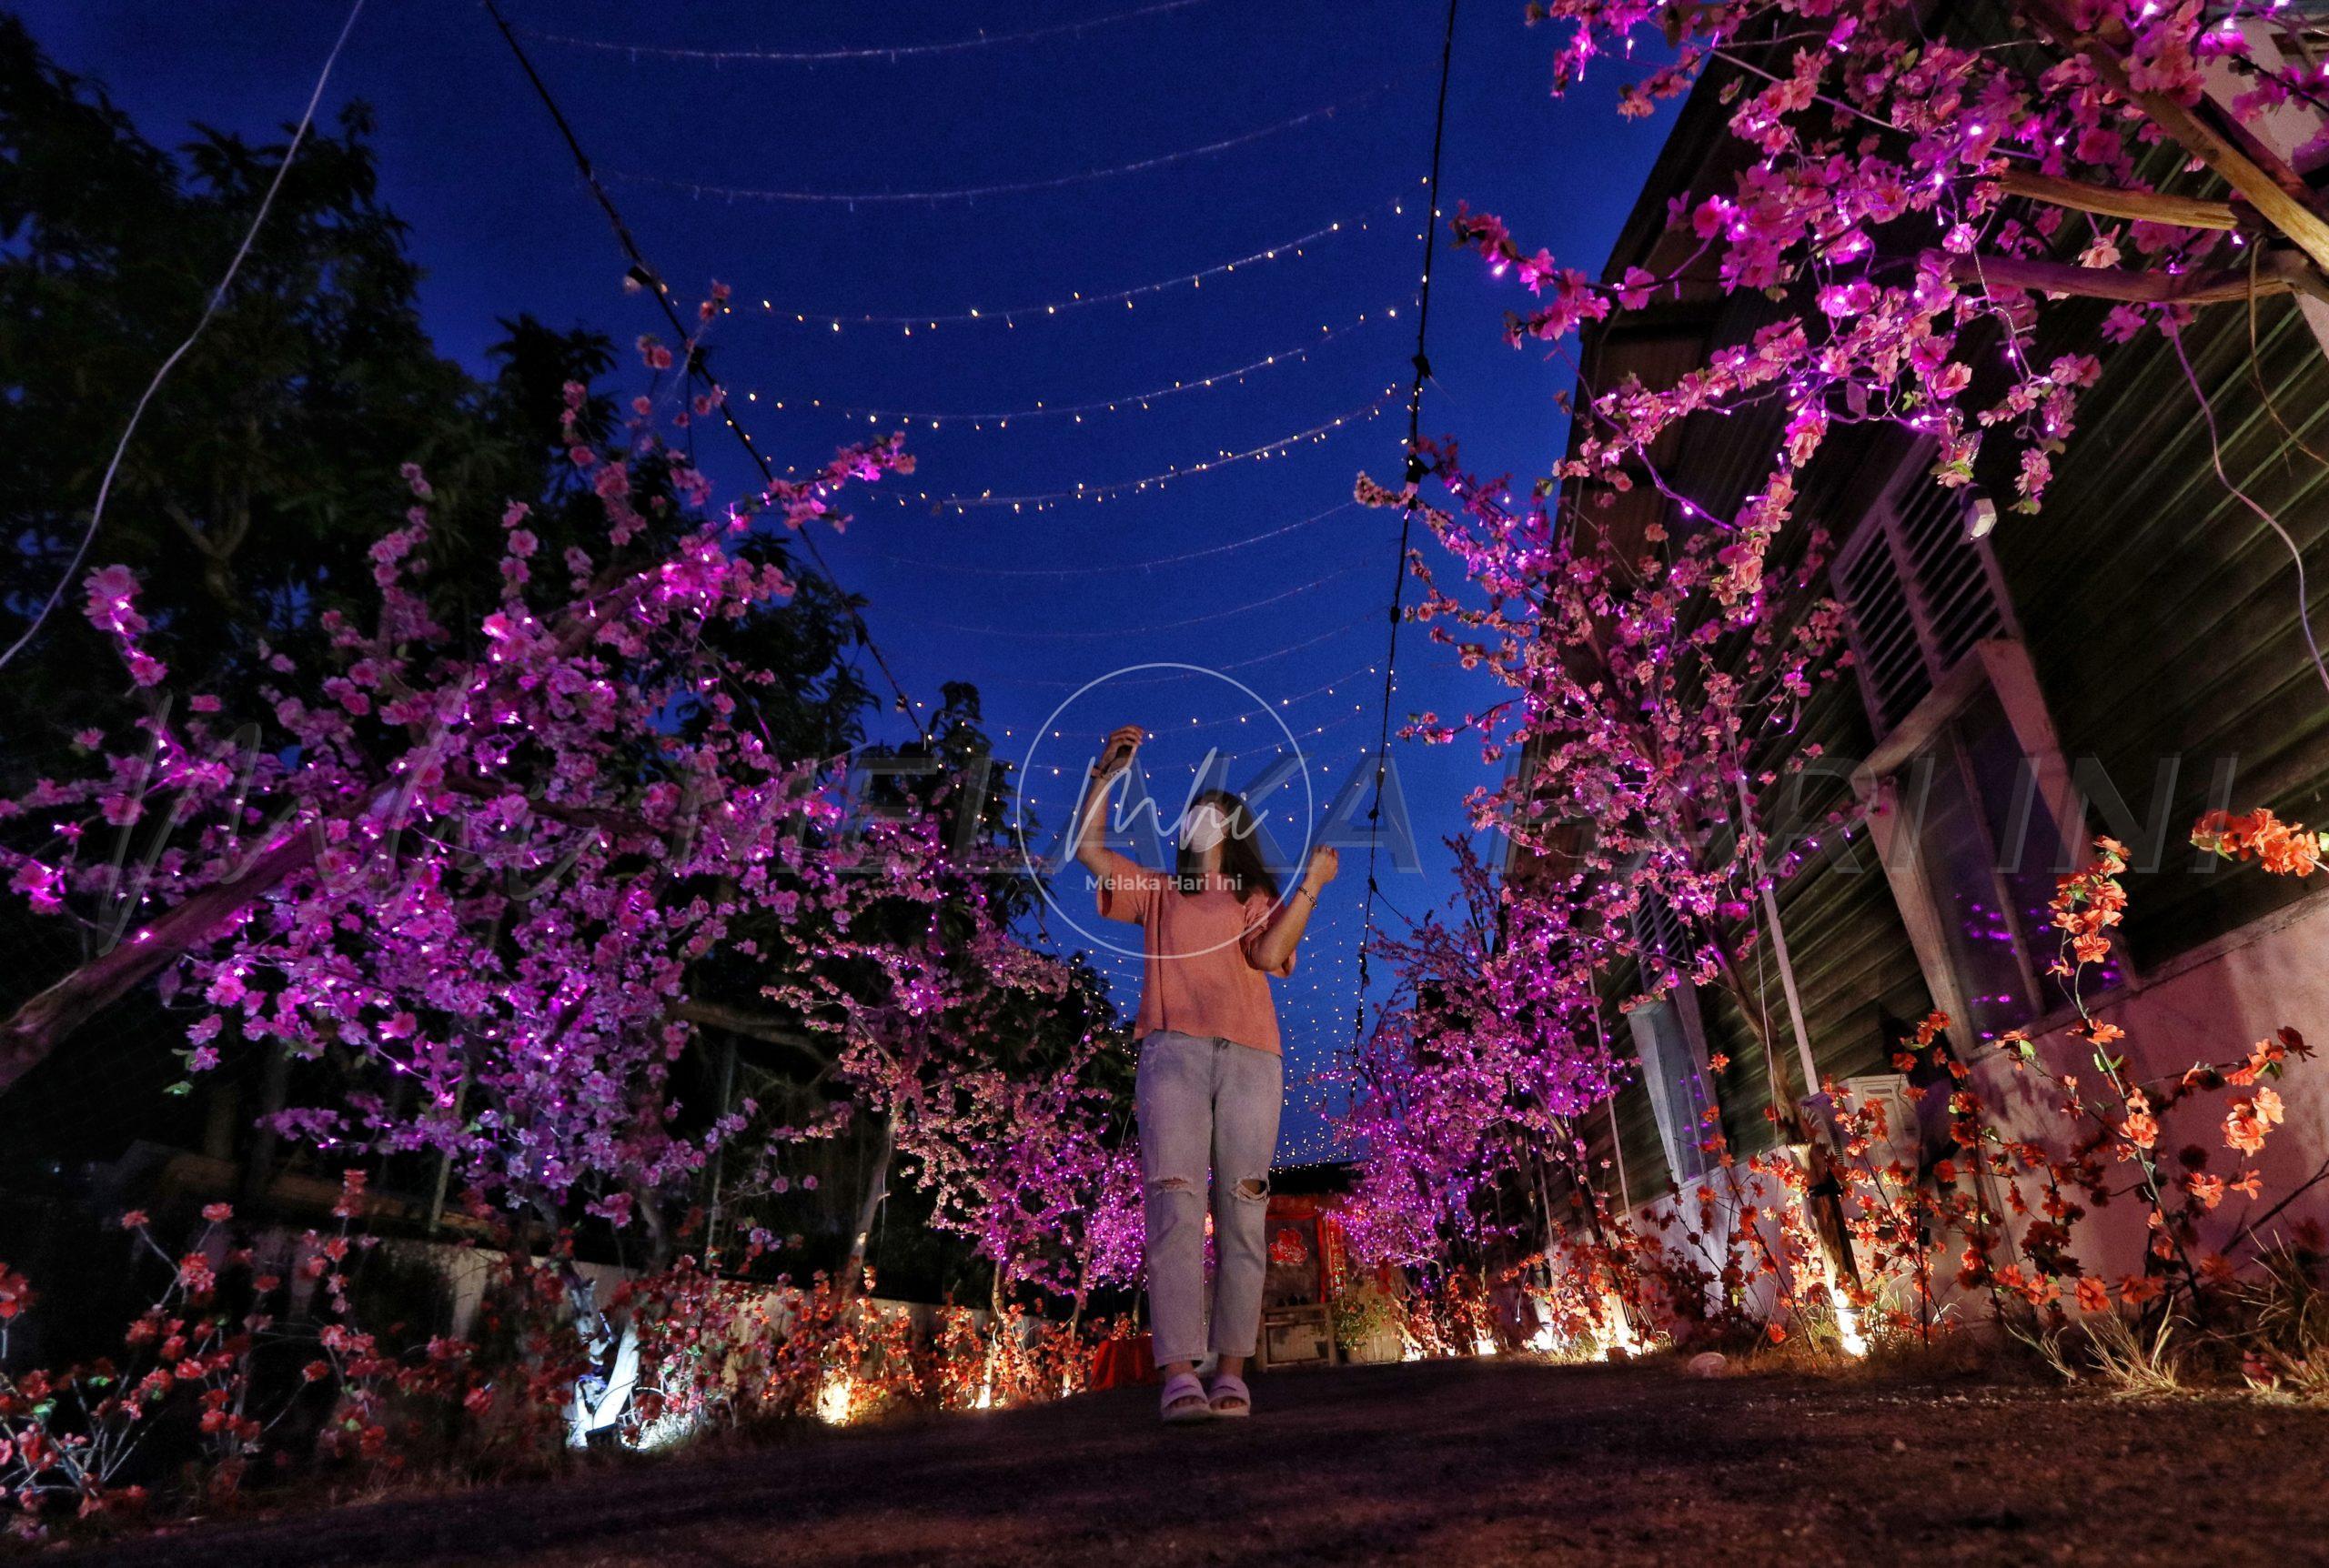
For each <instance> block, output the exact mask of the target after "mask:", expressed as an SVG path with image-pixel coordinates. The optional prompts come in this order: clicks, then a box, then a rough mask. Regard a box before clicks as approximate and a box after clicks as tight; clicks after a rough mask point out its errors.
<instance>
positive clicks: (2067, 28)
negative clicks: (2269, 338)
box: [2021, 0, 2329, 276]
mask: <svg viewBox="0 0 2329 1568" xmlns="http://www.w3.org/2000/svg"><path fill="white" fill-rule="evenodd" d="M2021 11H2022V14H2023V15H2026V16H2027V17H2029V18H2030V20H2031V22H2032V25H2035V26H2036V27H2037V29H2038V30H2039V31H2040V32H2041V33H2042V34H2044V35H2046V36H2047V37H2049V38H2051V39H2052V40H2053V42H2054V43H2055V45H2057V46H2058V47H2060V48H2062V49H2063V50H2064V51H2066V52H2068V53H2070V54H2072V55H2082V56H2083V57H2084V58H2085V59H2086V61H2087V63H2088V64H2089V65H2092V66H2093V67H2094V74H2095V75H2096V76H2097V77H2099V78H2100V79H2101V80H2102V84H2103V85H2105V86H2107V87H2109V88H2110V89H2111V90H2112V92H2114V93H2117V94H2118V95H2120V96H2121V97H2122V98H2125V99H2126V100H2127V101H2128V102H2130V103H2132V104H2133V105H2135V106H2137V107H2139V108H2141V109H2142V112H2143V113H2144V114H2146V115H2148V116H2150V117H2151V121H2152V123H2153V125H2155V126H2158V127H2159V128H2160V129H2161V130H2162V131H2164V132H2165V133H2166V134H2167V135H2168V136H2172V137H2173V138H2174V140H2176V141H2177V142H2179V143H2181V144H2182V145H2183V146H2184V147H2185V148H2187V149H2188V150H2189V151H2190V152H2192V153H2193V155H2194V156H2197V157H2198V158H2199V159H2200V160H2201V161H2202V162H2203V163H2204V164H2206V165H2207V166H2209V167H2210V168H2212V169H2213V170H2214V171H2215V172H2216V173H2217V174H2218V175H2219V176H2222V177H2223V181H2224V183H2225V184H2226V185H2229V186H2232V188H2233V190H2235V191H2238V192H2239V193H2240V195H2241V196H2242V197H2243V199H2244V200H2246V201H2247V202H2248V203H2249V205H2250V206H2253V207H2254V208H2255V209H2256V211H2257V213H2258V215H2259V216H2262V217H2263V219H2264V221H2265V222H2266V223H2269V224H2271V225H2272V226H2274V228H2276V229H2278V230H2280V232H2281V233H2282V234H2284V235H2285V236H2288V238H2289V240H2290V241H2291V242H2292V243H2293V244H2294V245H2295V246H2296V247H2297V248H2298V249H2299V250H2301V251H2303V252H2304V255H2305V257H2306V259H2307V260H2309V261H2311V262H2312V264H2313V265H2314V267H2316V268H2318V269H2319V270H2320V271H2321V272H2322V273H2323V274H2324V276H2329V217H2324V216H2322V214H2321V212H2320V210H2319V209H2318V208H2317V207H2316V206H2314V204H2313V202H2312V200H2311V199H2310V193H2309V192H2307V191H2306V187H2305V186H2304V181H2303V180H2302V179H2301V178H2300V177H2299V176H2297V175H2296V173H2295V171H2294V170H2293V169H2291V168H2290V167H2289V166H2287V165H2286V164H2285V163H2284V162H2283V161H2282V160H2281V159H2280V158H2279V157H2277V156H2274V155H2273V154H2272V153H2270V152H2269V151H2266V150H2265V149H2263V147H2262V146H2258V145H2256V144H2255V143H2254V142H2253V139H2251V141H2250V145H2249V146H2246V147H2242V146H2238V145H2236V144H2235V143H2234V141H2233V138H2231V137H2229V136H2224V135H2223V134H2221V133H2219V132H2218V131H2217V130H2216V129H2215V127H2214V126H2211V125H2209V124H2208V123H2207V122H2206V121H2205V120H2204V119H2203V118H2202V117H2201V116H2200V115H2199V114H2198V113H2196V112H2195V111H2194V110H2193V109H2190V108H2187V107H2185V106H2183V105H2182V104H2179V103H2177V102H2176V101H2175V100H2174V99H2173V98H2171V97H2169V96H2167V95H2165V94H2163V93H2145V92H2139V91H2137V90H2136V88H2135V86H2134V84H2133V82H2132V79H2131V78H2130V77H2129V76H2128V75H2127V67H2126V63H2125V61H2124V60H2123V59H2122V56H2121V54H2120V51H2121V50H2122V48H2124V47H2125V46H2126V45H2127V43H2128V42H2129V40H2128V38H2127V36H2126V29H2125V28H2124V27H2123V26H2122V25H2119V24H2117V23H2116V22H2112V23H2110V24H2107V25H2106V26H2105V28H2104V30H2103V31H2102V32H2101V33H2099V34H2097V33H2086V32H2082V31H2080V30H2079V28H2078V27H2077V26H2076V25H2073V24H2072V21H2071V19H2070V18H2069V16H2068V15H2065V14H2064V13H2063V12H2062V11H2061V10H2059V9H2057V8H2056V6H2055V5H2054V3H2053V0H2021ZM2300 193H2304V194H2300Z"/></svg>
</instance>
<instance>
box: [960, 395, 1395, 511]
mask: <svg viewBox="0 0 2329 1568" xmlns="http://www.w3.org/2000/svg"><path fill="white" fill-rule="evenodd" d="M1396 390H1397V388H1396V387H1385V388H1384V389H1383V390H1382V392H1381V393H1380V394H1378V395H1377V396H1376V397H1375V398H1374V400H1373V401H1371V402H1368V403H1363V404H1361V405H1360V406H1359V407H1356V408H1354V409H1352V410H1351V411H1350V412H1349V413H1347V414H1338V415H1336V417H1333V418H1332V419H1329V420H1327V421H1326V423H1324V424H1322V425H1313V426H1312V427H1310V428H1308V429H1307V430H1297V431H1296V432H1295V433H1294V434H1293V435H1291V436H1285V437H1279V438H1278V439H1276V440H1275V441H1266V442H1264V443H1263V444H1262V445H1260V446H1258V447H1247V448H1246V449H1245V450H1244V451H1242V452H1224V453H1222V454H1221V455H1220V456H1218V457H1208V458H1206V459H1205V461H1203V462H1201V463H1189V464H1185V465H1183V466H1180V467H1172V468H1167V469H1165V470H1164V472H1163V473H1161V474H1149V475H1146V476H1144V477H1140V478H1137V479H1118V480H1115V481H1114V482H1112V483H1109V484H1104V485H1095V484H1088V483H1087V484H1078V485H1077V486H1076V487H1074V489H1072V490H1046V491H1043V492H1041V493H1039V494H1035V495H1023V496H998V495H995V494H994V493H993V492H992V491H982V492H981V493H979V494H978V495H975V496H945V497H942V498H939V499H938V501H937V502H936V503H935V505H936V506H937V507H938V508H940V509H941V510H944V511H952V512H956V513H962V512H967V511H969V510H971V509H972V508H979V507H1009V508H1011V509H1012V510H1013V511H1014V512H1021V511H1044V510H1048V509H1049V508H1053V507H1056V506H1059V505H1061V504H1062V503H1064V502H1068V501H1104V500H1107V499H1109V498H1112V497H1115V496H1125V495H1138V494H1141V493H1142V492H1144V491H1146V490H1150V489H1161V488H1163V487H1164V486H1165V485H1168V484H1170V483H1171V482H1172V481H1173V480H1175V479H1185V478H1190V477H1194V476H1195V475H1198V474H1206V473H1211V472H1213V471H1214V470H1215V469H1216V468H1225V467H1229V466H1230V465H1231V464H1233V463H1244V462H1258V461H1260V460H1262V459H1264V458H1267V457H1280V456H1283V455H1284V454H1285V453H1286V452H1287V451H1289V450H1291V449H1292V448H1294V447H1299V446H1302V445H1303V444H1305V443H1306V442H1307V443H1316V442H1320V441H1324V440H1326V439H1327V438H1328V437H1331V436H1333V435H1334V433H1335V432H1336V431H1337V430H1340V429H1343V428H1344V427H1346V426H1350V425H1357V424H1364V423H1366V421H1367V420H1369V419H1373V418H1376V417H1378V416H1380V415H1381V414H1382V412H1383V409H1384V407H1385V405H1386V401H1387V400H1388V399H1389V398H1390V397H1392V396H1393V394H1394V393H1396Z"/></svg>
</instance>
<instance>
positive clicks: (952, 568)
mask: <svg viewBox="0 0 2329 1568" xmlns="http://www.w3.org/2000/svg"><path fill="white" fill-rule="evenodd" d="M1357 508H1358V503H1357V502H1356V501H1340V502H1337V503H1336V504H1335V505H1334V506H1331V507H1328V508H1326V510H1325V511H1323V512H1313V513H1311V514H1310V515H1309V516H1308V517H1306V518H1295V519H1294V520H1293V521H1292V522H1288V523H1279V524H1277V525H1275V526H1274V527H1272V528H1264V529H1261V530H1259V531H1258V532H1255V533H1251V534H1247V535H1246V536H1245V537H1244V538H1237V539H1231V540H1229V541H1228V542H1227V543H1225V544H1218V545H1207V546H1205V548H1203V549H1195V550H1183V551H1181V552H1179V553H1178V554H1175V555H1169V556H1152V557H1150V558H1148V559H1146V560H1138V561H1102V562H1098V563H1089V562H1087V563H1084V564H1082V565H1078V566H1072V567H997V566H987V565H985V564H983V563H980V562H973V561H933V560H931V559H928V558H925V557H923V556H906V555H899V554H896V553H894V552H892V551H887V550H863V551H856V552H852V553H854V554H860V555H864V556H868V557H872V558H876V559H880V560H885V561H889V562H891V563H892V564H893V565H896V566H910V567H912V568H915V569H917V570H919V571H940V572H958V573H963V574H966V575H968V576H972V577H994V578H1069V577H1119V576H1122V575H1124V574H1125V573H1128V572H1147V571H1154V570H1155V569H1157V568H1160V567H1172V566H1183V565H1185V564H1186V563H1188V562H1190V561H1195V560H1204V559H1206V558H1209V557H1213V556H1222V555H1228V554H1229V553H1231V552H1232V551H1235V550H1242V549H1245V548H1247V547H1249V546H1252V545H1257V544H1260V543H1262V542H1263V541H1264V540H1266V539H1274V538H1279V537H1280V536H1281V535H1285V534H1290V533H1294V532H1296V530H1298V529H1302V528H1309V527H1311V526H1313V525H1314V524H1317V523H1323V522H1325V521H1326V519H1327V518H1333V517H1339V516H1340V515H1341V514H1343V513H1345V512H1348V511H1355V510H1356V509H1357Z"/></svg>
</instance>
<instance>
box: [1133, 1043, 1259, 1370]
mask: <svg viewBox="0 0 2329 1568" xmlns="http://www.w3.org/2000/svg"><path fill="white" fill-rule="evenodd" d="M1284 1100H1285V1059H1284V1058H1283V1057H1281V1056H1279V1055H1278V1054H1277V1053H1276V1052H1275V1051H1271V1050H1256V1049H1255V1048H1254V1047H1253V1046H1250V1045H1240V1044H1238V1043H1237V1042H1236V1041H1235V1040H1221V1039H1216V1038H1211V1037H1207V1036H1203V1035H1195V1034H1182V1033H1180V1032H1178V1031H1177V1030H1169V1029H1160V1030H1152V1031H1151V1032H1150V1033H1149V1034H1148V1035H1147V1036H1145V1037H1144V1039H1143V1040H1141V1042H1140V1072H1139V1076H1138V1077H1137V1079H1136V1080H1135V1081H1134V1101H1135V1103H1136V1106H1137V1108H1138V1111H1139V1116H1140V1173H1141V1181H1142V1186H1143V1194H1144V1197H1143V1204H1142V1209H1143V1212H1144V1216H1145V1217H1146V1220H1147V1222H1148V1317H1149V1327H1150V1330H1151V1332H1152V1333H1153V1334H1154V1343H1155V1356H1156V1364H1157V1365H1158V1366H1164V1365H1167V1364H1169V1363H1171V1362H1195V1361H1200V1360H1202V1359H1204V1356H1205V1347H1206V1344H1207V1342H1208V1341H1207V1335H1206V1332H1205V1207H1206V1191H1205V1189H1206V1176H1207V1173H1208V1171H1210V1174H1211V1176H1212V1208H1213V1241H1214V1252H1215V1265H1216V1266H1215V1271H1214V1282H1213V1332H1212V1335H1211V1338H1210V1342H1211V1345H1212V1348H1213V1349H1214V1350H1215V1351H1217V1352H1220V1353H1222V1354H1223V1355H1232V1356H1249V1355H1252V1354H1253V1353H1254V1342H1255V1338H1256V1337H1257V1336H1258V1335H1259V1333H1260V1332H1261V1322H1262V1280H1263V1276H1264V1275H1265V1274H1266V1273H1267V1272H1268V1271H1269V1242H1268V1234H1267V1232H1268V1226H1267V1224H1266V1222H1265V1221H1267V1219H1268V1214H1269V1196H1270V1161H1271V1159H1272V1158H1273V1157H1274V1156H1275V1154H1276V1152H1277V1119H1278V1108H1279V1106H1280V1105H1281V1104H1282V1103H1283V1102H1284Z"/></svg>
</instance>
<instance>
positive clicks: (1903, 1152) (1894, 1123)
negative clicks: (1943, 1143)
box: [1838, 1072, 1923, 1171]
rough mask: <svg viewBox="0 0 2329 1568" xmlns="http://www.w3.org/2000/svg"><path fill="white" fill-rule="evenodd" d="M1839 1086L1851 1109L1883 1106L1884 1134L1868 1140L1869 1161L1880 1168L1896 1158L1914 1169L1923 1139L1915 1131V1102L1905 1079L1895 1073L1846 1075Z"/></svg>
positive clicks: (1879, 1169) (1862, 1109) (1916, 1129)
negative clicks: (1849, 1101)
mask: <svg viewBox="0 0 2329 1568" xmlns="http://www.w3.org/2000/svg"><path fill="white" fill-rule="evenodd" d="M1838 1087H1840V1088H1841V1089H1842V1090H1843V1091H1844V1092H1845V1093H1846V1094H1848V1095H1849V1096H1850V1099H1851V1105H1852V1109H1853V1110H1854V1111H1866V1110H1867V1109H1868V1108H1869V1107H1870V1106H1871V1105H1876V1104H1881V1105H1882V1106H1883V1107H1884V1136H1883V1137H1882V1138H1880V1139H1873V1140H1870V1143H1869V1146H1868V1162H1869V1164H1870V1166H1872V1167H1874V1168H1875V1169H1876V1170H1878V1171H1883V1170H1886V1169H1887V1168H1889V1167H1890V1165H1892V1163H1893V1162H1894V1161H1899V1162H1900V1163H1901V1165H1902V1166H1905V1167H1906V1168H1907V1169H1909V1170H1910V1171H1914V1170H1916V1168H1917V1161H1918V1155H1919V1152H1920V1151H1921V1148H1922V1144H1923V1140H1922V1138H1921V1135H1920V1133H1919V1131H1918V1124H1917V1102H1916V1101H1913V1100H1911V1099H1910V1098H1909V1093H1908V1090H1909V1081H1908V1079H1907V1078H1906V1077H1905V1076H1904V1075H1902V1074H1901V1073H1898V1072H1870V1073H1866V1074H1863V1075H1861V1076H1860V1077H1858V1078H1847V1079H1845V1080H1844V1081H1843V1082H1842V1083H1841V1084H1840V1085H1839V1086H1838Z"/></svg>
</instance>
